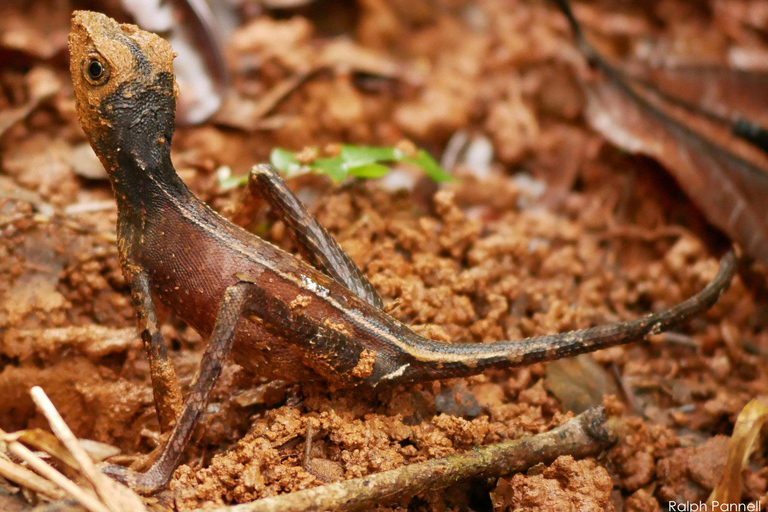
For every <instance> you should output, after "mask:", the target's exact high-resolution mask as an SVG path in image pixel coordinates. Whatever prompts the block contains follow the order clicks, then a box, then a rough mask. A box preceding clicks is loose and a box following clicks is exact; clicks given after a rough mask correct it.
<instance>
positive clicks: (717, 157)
mask: <svg viewBox="0 0 768 512" xmlns="http://www.w3.org/2000/svg"><path fill="white" fill-rule="evenodd" d="M585 92H586V94H587V100H588V101H587V111H586V113H587V118H588V120H589V122H590V124H591V125H592V126H593V128H595V129H596V130H597V131H599V132H600V133H602V134H603V136H605V137H606V138H607V139H608V140H610V141H611V142H613V143H614V144H616V145H617V146H619V147H621V148H622V149H624V150H625V151H629V152H630V153H640V154H644V155H647V156H650V157H653V158H655V159H657V160H658V161H659V162H661V163H662V164H663V165H664V166H665V167H666V168H667V169H668V170H669V171H670V172H671V173H672V174H673V175H674V176H675V178H676V179H677V181H678V183H680V186H681V187H682V188H683V190H684V191H685V192H686V193H687V194H688V197H690V198H691V200H692V201H693V202H694V203H696V204H697V205H698V206H699V208H700V209H701V211H702V212H703V213H704V215H705V216H706V217H707V219H708V220H709V221H710V222H711V223H712V224H714V225H715V226H717V227H719V228H720V229H722V230H723V231H724V232H725V233H726V234H728V235H729V236H730V237H731V238H732V239H733V240H734V241H736V242H738V243H740V244H741V245H742V246H743V247H744V250H745V251H746V252H747V253H749V254H751V255H752V256H753V257H755V258H757V259H758V260H760V261H762V262H764V263H768V209H766V208H765V203H766V201H768V172H766V171H765V170H764V169H762V168H759V167H757V166H756V165H754V164H752V163H751V162H749V161H747V160H746V159H744V158H743V157H741V156H737V155H736V154H734V153H733V152H732V151H729V150H728V149H725V147H723V146H720V145H717V144H715V143H714V142H713V141H712V140H710V139H708V138H705V137H704V136H702V135H700V134H698V133H696V132H695V131H693V130H692V129H691V128H690V127H688V126H686V125H684V124H682V123H681V122H679V121H677V120H676V119H674V118H672V117H670V116H668V115H666V114H665V113H664V112H662V111H661V110H660V109H659V108H657V107H656V106H655V105H652V104H651V103H649V102H648V101H647V100H646V99H645V98H643V97H641V96H639V95H637V94H636V93H634V90H633V89H630V88H628V87H624V86H623V84H617V83H616V82H615V81H614V80H611V81H601V82H593V83H585ZM735 145H736V143H735V142H734V144H733V146H730V147H729V149H732V148H733V147H734V146H735ZM744 151H748V150H746V149H745V150H744ZM755 158H759V157H755Z"/></svg>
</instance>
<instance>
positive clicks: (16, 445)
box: [0, 430, 110, 512]
mask: <svg viewBox="0 0 768 512" xmlns="http://www.w3.org/2000/svg"><path fill="white" fill-rule="evenodd" d="M7 435H8V434H6V432H5V431H2V430H0V436H3V437H5V436H7ZM8 451H9V452H11V453H12V454H14V455H16V456H17V457H19V458H20V459H21V460H23V461H24V462H26V463H27V464H29V466H30V467H31V468H32V469H34V470H35V471H37V472H38V473H39V474H40V475H41V476H44V477H45V478H47V479H48V480H50V481H51V482H53V483H55V484H56V485H58V486H59V487H60V488H61V489H62V490H63V491H64V492H66V493H67V494H69V495H70V496H71V497H72V498H73V499H74V500H75V501H77V502H78V503H80V504H81V505H82V506H83V507H85V508H86V509H88V510H89V511H90V512H110V511H109V509H107V507H105V506H104V505H102V504H101V503H99V501H98V500H97V499H96V497H95V496H94V495H92V494H89V493H88V492H86V491H85V490H84V489H81V488H80V487H78V486H77V484H75V482H73V481H72V480H70V479H69V478H67V477H66V476H64V475H63V474H61V473H60V472H59V471H57V470H56V469H54V468H53V467H52V466H50V465H49V464H48V463H47V462H45V461H44V460H43V459H41V458H40V457H38V456H37V455H35V454H34V453H33V452H32V451H31V450H30V449H29V448H27V447H26V446H24V445H23V444H21V443H20V442H18V441H9V442H8Z"/></svg>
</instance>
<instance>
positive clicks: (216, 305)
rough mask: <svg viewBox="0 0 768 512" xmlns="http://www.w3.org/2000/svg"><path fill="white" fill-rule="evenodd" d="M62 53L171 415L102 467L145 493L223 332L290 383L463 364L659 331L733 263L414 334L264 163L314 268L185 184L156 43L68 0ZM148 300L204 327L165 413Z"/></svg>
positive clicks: (381, 379)
mask: <svg viewBox="0 0 768 512" xmlns="http://www.w3.org/2000/svg"><path fill="white" fill-rule="evenodd" d="M70 53H71V59H72V60H71V72H72V79H73V83H74V90H75V97H76V101H77V110H78V114H79V117H80V121H81V124H82V126H83V129H84V131H85V132H86V134H87V135H88V138H89V140H90V142H91V145H92V146H93V148H94V150H95V151H96V153H97V155H98V156H99V158H100V159H101V161H102V163H103V164H104V167H105V168H106V169H107V172H108V173H109V176H110V179H111V182H112V186H113V189H114V191H115V196H116V198H117V204H118V224H117V234H118V247H119V254H120V259H121V263H122V266H123V270H124V273H125V276H126V278H127V280H128V282H129V283H130V284H131V287H132V290H133V295H134V299H135V302H136V305H137V310H138V312H139V318H140V320H142V322H143V323H145V325H143V327H144V329H143V333H142V336H143V338H144V340H145V343H146V345H147V351H148V354H149V357H150V362H151V364H152V365H153V368H155V367H156V370H153V384H155V387H156V394H155V397H156V402H157V404H158V409H159V412H160V416H161V419H163V418H166V420H165V421H164V423H165V424H168V425H170V424H171V423H172V422H173V420H174V419H176V418H177V417H178V418H179V419H178V422H177V425H176V427H175V428H174V432H172V434H171V440H170V441H169V443H168V445H167V446H166V450H165V451H164V454H163V455H161V457H160V459H159V460H158V462H157V463H156V464H155V465H154V466H153V468H152V469H150V471H149V472H148V473H147V474H145V475H138V476H135V475H134V476H132V477H128V476H126V475H125V474H124V473H121V472H120V471H114V473H116V474H120V476H122V478H123V479H125V480H127V481H129V482H130V483H132V484H133V485H134V486H136V487H138V488H139V489H141V490H144V491H145V492H151V491H152V490H155V489H156V488H157V487H159V486H162V485H164V484H165V482H167V480H168V478H169V477H170V473H171V472H172V471H173V468H175V465H176V463H177V461H178V458H179V456H180V454H181V452H182V451H183V448H184V445H185V444H186V440H188V438H189V433H191V428H192V426H193V425H194V423H195V422H196V420H197V418H198V416H199V412H200V410H202V407H204V405H205V402H206V401H207V399H208V393H209V391H210V389H209V388H210V387H211V386H212V385H213V382H215V380H216V378H217V377H218V374H219V371H220V369H221V364H223V361H224V360H225V359H226V358H227V357H228V355H229V348H230V347H232V346H234V352H235V355H236V357H237V358H238V362H239V363H240V364H242V365H243V366H245V367H246V368H251V369H253V370H254V371H259V372H261V373H262V374H266V375H270V376H274V377H280V378H283V379H286V380H292V381H295V380H300V379H306V378H313V377H316V376H318V375H319V376H321V377H322V378H324V379H325V380H327V381H328V382H329V383H330V385H331V386H334V387H341V386H354V385H366V386H370V387H375V386H377V385H379V384H380V383H404V382H418V381H427V380H434V379H442V378H446V377H457V376H467V375H473V374H477V373H480V372H482V371H483V370H485V369H487V368H500V367H511V366H523V365H529V364H532V363H535V362H540V361H548V360H552V359H558V358H561V357H568V356H572V355H575V354H579V353H584V352H591V351H594V350H598V349H601V348H605V347H610V346H614V345H618V344H621V343H627V342H630V341H634V340H638V339H641V338H643V337H644V336H646V335H647V334H651V333H658V332H661V331H663V330H666V329H669V328H670V327H672V326H675V325H678V324H679V323H681V322H684V321H686V320H688V319H689V318H691V317H693V316H695V315H698V314H700V313H702V312H703V311H705V310H706V309H707V308H709V307H710V306H711V305H712V304H713V303H714V302H715V301H716V300H717V298H718V297H719V296H720V295H721V294H722V293H723V292H724V291H725V290H726V289H727V288H728V285H729V283H730V281H731V278H732V276H733V273H734V267H735V256H734V254H733V253H729V254H728V255H726V257H725V258H724V259H723V261H722V265H721V269H720V272H719V273H718V275H717V277H716V278H715V280H714V281H713V282H712V283H710V284H709V285H708V286H707V287H706V288H705V289H704V290H703V291H702V292H700V293H699V294H698V295H696V296H694V297H692V298H690V299H688V300H687V301H685V302H683V303H681V304H679V305H677V306H675V307H673V308H671V309H669V310H666V311H662V312H660V313H656V314H652V315H648V316H646V317H643V318H640V319H637V320H633V321H629V322H624V323H618V324H611V325H606V326H601V327H595V328H591V329H585V330H581V331H574V332H569V333H563V334H556V335H551V336H541V337H536V338H528V339H525V340H517V341H500V342H496V343H487V344H478V343H439V342H435V341H432V340H429V339H426V338H423V337H421V336H419V335H417V334H416V333H414V332H413V331H411V330H410V329H409V328H408V327H407V326H405V325H403V324H402V323H400V322H399V321H397V320H395V319H394V318H392V317H390V316H389V315H387V314H386V313H384V312H383V311H382V310H381V309H380V308H379V307H378V305H379V304H380V299H379V298H378V296H377V295H376V293H375V292H374V291H373V288H372V287H370V283H368V282H367V280H365V278H364V277H363V276H362V273H361V272H360V271H359V269H357V268H356V267H354V265H353V264H352V263H351V262H350V261H349V260H348V258H347V257H346V255H344V254H343V252H342V251H341V250H340V249H339V248H338V246H337V245H336V244H335V242H333V240H332V239H331V238H330V237H329V236H328V235H327V233H325V231H324V230H323V229H322V227H321V226H319V224H317V223H316V221H314V219H312V218H311V216H309V215H308V214H307V213H306V212H305V211H304V210H303V207H301V205H300V204H298V202H297V201H295V204H294V203H291V201H294V200H295V198H293V196H291V195H290V192H288V191H287V189H285V188H284V187H283V186H282V182H281V181H280V180H279V178H278V177H277V176H276V175H275V174H274V173H273V172H272V170H271V169H269V168H268V167H256V168H255V169H254V172H253V175H252V178H253V179H252V183H253V184H255V186H257V187H258V186H261V187H263V190H262V193H263V195H264V196H265V197H266V198H267V200H268V201H270V202H271V203H272V204H273V207H275V206H277V209H278V211H282V212H283V214H285V216H286V219H287V222H288V224H289V226H291V227H292V228H293V229H294V230H295V231H297V232H298V233H297V237H298V238H301V236H304V242H303V246H304V248H305V249H306V251H305V252H310V253H312V252H313V251H315V252H316V253H318V258H317V261H316V264H318V265H319V266H320V267H321V268H322V269H323V270H325V273H324V272H321V271H319V270H318V269H316V268H314V267H312V266H311V265H309V264H308V263H305V262H303V261H301V260H299V259H296V258H295V257H293V256H292V255H290V254H288V253H286V252H284V251H282V250H280V249H278V248H276V247H274V246H273V245H271V244H269V243H268V242H266V241H264V240H262V239H261V238H259V237H258V236H256V235H253V234H252V233H249V232H247V231H245V230H243V229H241V228H240V227H238V226H235V225H234V224H232V223H230V222H229V221H227V220H226V219H224V218H223V217H221V216H220V215H218V214H217V213H216V212H214V211H213V210H211V209H210V208H209V207H208V206H207V205H206V204H205V203H203V202H202V201H200V200H199V199H198V198H196V197H195V196H194V195H193V194H192V193H191V192H190V191H189V190H188V189H187V187H186V186H185V185H184V183H182V181H181V179H180V178H179V177H178V175H177V174H176V172H175V170H174V168H173V165H172V163H171V159H170V146H171V139H172V137H173V129H174V113H175V100H176V89H175V84H174V79H173V69H172V60H173V53H172V51H171V48H170V45H169V44H168V43H167V42H166V41H164V40H163V39H161V38H160V37H158V36H156V35H153V34H149V33H147V32H143V31H141V30H139V29H138V28H137V27H135V26H133V25H118V24H117V23H116V22H115V21H114V20H112V19H110V18H108V17H106V16H104V15H102V14H97V13H91V12H82V11H81V12H76V13H75V14H74V16H73V20H72V32H71V34H70ZM94 61H96V62H98V63H99V64H100V65H101V66H102V68H103V70H104V74H101V75H99V77H98V78H93V77H92V76H91V75H89V73H90V71H92V70H91V65H92V64H93V62H94ZM313 223H314V224H313ZM321 256H322V257H321ZM328 274H330V275H333V276H334V277H333V278H332V277H329V275H328ZM350 289H355V290H357V293H358V294H359V295H357V294H355V293H353V292H352V291H350ZM155 303H161V304H164V305H165V306H167V307H168V308H169V309H170V310H171V311H173V312H174V313H175V314H177V315H178V316H179V317H181V318H183V319H184V320H185V321H186V322H188V323H189V324H190V325H192V326H193V327H194V328H195V329H196V330H197V331H198V332H200V334H201V335H202V336H204V337H210V338H211V341H210V347H209V349H208V351H207V352H206V355H205V356H204V358H203V363H202V365H201V369H200V373H199V374H198V377H197V379H196V384H195V386H193V389H192V391H191V392H190V396H189V397H188V398H187V400H186V402H185V404H184V410H183V411H182V412H181V416H180V417H179V416H178V414H179V406H178V403H177V402H176V401H174V400H168V399H167V397H166V396H165V395H166V394H167V393H172V392H174V390H173V389H172V388H174V385H175V382H173V379H170V380H169V378H168V376H169V375H172V372H173V370H172V367H171V366H170V364H169V363H168V359H167V353H166V351H165V344H164V342H163V341H162V336H161V335H160V334H159V330H158V327H157V324H158V320H157V315H156V314H155V313H154V309H155V305H154V304H155ZM169 381H170V382H172V383H171V384H168V382H169ZM158 387H160V388H161V391H158V390H157V388H158ZM177 431H178V432H177ZM188 431H189V432H188ZM169 468H170V469H169Z"/></svg>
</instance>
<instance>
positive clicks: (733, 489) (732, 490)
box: [707, 399, 768, 510]
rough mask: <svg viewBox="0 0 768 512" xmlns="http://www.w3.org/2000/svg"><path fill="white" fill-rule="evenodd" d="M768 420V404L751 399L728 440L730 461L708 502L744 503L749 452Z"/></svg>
mask: <svg viewBox="0 0 768 512" xmlns="http://www.w3.org/2000/svg"><path fill="white" fill-rule="evenodd" d="M766 421H768V406H767V405H765V404H763V403H761V402H759V401H758V400H756V399H753V400H751V401H750V402H749V403H748V404H747V405H745V406H744V408H743V409H742V410H741V412H740V413H739V416H738V418H736V425H734V427H733V435H732V436H731V439H730V440H729V441H728V461H727V462H726V465H725V471H724V472H723V476H722V477H721V478H720V482H718V484H717V485H716V486H715V488H714V490H713V491H712V494H711V495H710V496H709V500H708V501H707V505H708V506H711V507H712V508H711V510H715V508H716V507H715V506H714V505H713V504H714V502H718V503H720V504H726V503H728V504H738V503H741V487H742V481H741V472H742V471H743V470H744V468H745V467H746V465H747V462H748V461H749V455H750V453H752V449H753V448H754V447H755V444H756V443H757V441H758V436H759V434H760V429H761V428H762V427H763V425H764V424H765V422H766Z"/></svg>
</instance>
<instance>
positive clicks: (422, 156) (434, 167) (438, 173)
mask: <svg viewBox="0 0 768 512" xmlns="http://www.w3.org/2000/svg"><path fill="white" fill-rule="evenodd" d="M403 161H404V162H409V163H412V164H414V165H418V166H419V167H421V169H422V170H423V171H424V172H425V173H426V175H427V176H429V177H430V178H432V179H433V180H435V181H437V182H438V183H444V182H447V181H453V180H454V177H453V176H451V175H450V174H448V173H447V172H445V171H444V170H443V168H442V167H440V164H438V163H437V162H436V161H435V159H434V158H432V155H430V154H429V153H427V152H426V151H425V150H423V149H420V150H419V152H418V153H417V154H416V158H403Z"/></svg>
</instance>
